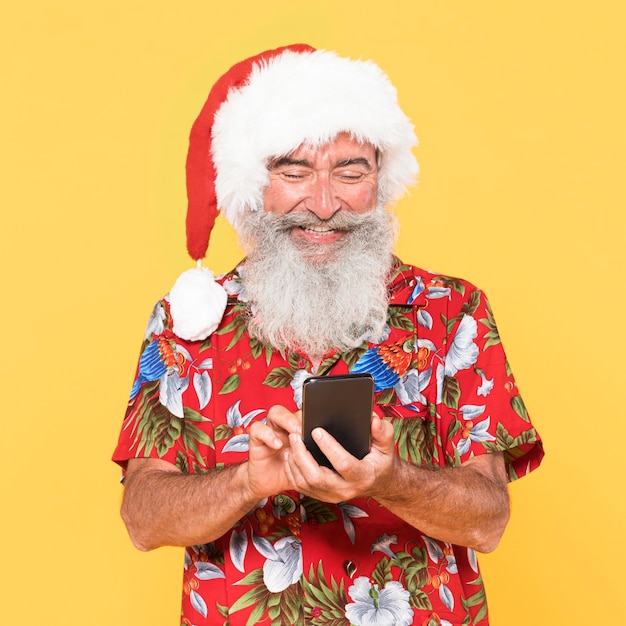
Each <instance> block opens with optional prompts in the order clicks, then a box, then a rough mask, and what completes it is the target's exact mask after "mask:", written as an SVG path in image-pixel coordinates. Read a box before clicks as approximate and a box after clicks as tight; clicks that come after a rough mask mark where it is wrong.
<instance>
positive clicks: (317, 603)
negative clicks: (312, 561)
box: [302, 561, 350, 626]
mask: <svg viewBox="0 0 626 626" xmlns="http://www.w3.org/2000/svg"><path fill="white" fill-rule="evenodd" d="M302 589H303V591H304V615H305V618H306V623H307V624H310V625H311V626H331V625H332V626H348V625H349V623H350V622H349V621H348V620H347V619H346V615H345V606H346V604H347V602H348V596H347V595H346V590H345V588H344V584H343V581H341V583H340V584H337V582H336V581H335V579H334V578H332V577H331V579H330V585H329V584H328V583H327V581H326V577H325V575H324V567H323V565H322V562H321V561H320V562H319V564H318V566H317V572H316V571H315V570H314V569H313V565H311V567H310V569H309V574H308V576H305V577H303V578H302Z"/></svg>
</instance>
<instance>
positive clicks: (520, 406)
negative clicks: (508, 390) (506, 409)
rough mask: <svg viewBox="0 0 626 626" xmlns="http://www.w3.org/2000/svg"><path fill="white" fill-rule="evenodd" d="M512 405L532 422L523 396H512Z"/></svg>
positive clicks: (520, 414) (519, 413) (523, 417)
mask: <svg viewBox="0 0 626 626" xmlns="http://www.w3.org/2000/svg"><path fill="white" fill-rule="evenodd" d="M511 406H512V407H513V410H514V411H515V412H516V413H517V414H518V415H519V416H520V417H521V418H522V419H523V420H524V421H525V422H529V423H530V419H529V417H528V412H527V411H526V405H525V404H524V401H523V400H522V396H513V397H512V398H511Z"/></svg>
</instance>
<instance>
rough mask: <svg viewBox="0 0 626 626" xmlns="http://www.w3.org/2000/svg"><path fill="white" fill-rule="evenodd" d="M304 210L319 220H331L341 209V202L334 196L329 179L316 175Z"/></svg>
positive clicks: (322, 175)
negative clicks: (313, 214)
mask: <svg viewBox="0 0 626 626" xmlns="http://www.w3.org/2000/svg"><path fill="white" fill-rule="evenodd" d="M306 208H307V209H308V210H309V211H311V212H312V213H315V215H317V217H319V218H320V219H321V220H327V219H329V218H331V217H332V216H333V215H334V214H335V213H336V212H337V211H339V209H340V208H341V201H340V200H339V198H338V197H337V195H336V190H335V189H334V185H333V182H332V180H331V177H330V176H329V175H328V174H318V175H317V176H316V177H315V179H314V181H313V182H312V189H311V194H310V196H309V198H308V200H307V203H306Z"/></svg>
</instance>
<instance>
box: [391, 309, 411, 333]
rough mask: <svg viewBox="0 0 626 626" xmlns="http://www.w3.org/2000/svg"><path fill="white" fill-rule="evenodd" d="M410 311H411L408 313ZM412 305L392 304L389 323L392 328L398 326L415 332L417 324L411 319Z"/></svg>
mask: <svg viewBox="0 0 626 626" xmlns="http://www.w3.org/2000/svg"><path fill="white" fill-rule="evenodd" d="M407 311H409V313H407ZM411 312H412V307H406V306H403V307H399V306H390V307H389V314H388V316H387V323H388V324H389V326H390V327H391V328H398V329H400V330H405V331H407V332H413V330H414V329H415V324H414V323H413V320H412V319H411Z"/></svg>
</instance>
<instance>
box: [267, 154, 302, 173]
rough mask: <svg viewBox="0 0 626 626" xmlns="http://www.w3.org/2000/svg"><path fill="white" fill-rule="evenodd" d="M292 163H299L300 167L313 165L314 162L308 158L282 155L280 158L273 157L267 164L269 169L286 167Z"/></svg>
mask: <svg viewBox="0 0 626 626" xmlns="http://www.w3.org/2000/svg"><path fill="white" fill-rule="evenodd" d="M290 165H297V166H300V167H313V164H312V163H311V162H310V161H307V160H306V159H294V158H293V157H290V156H284V157H280V158H278V159H273V160H272V161H270V162H269V163H268V165H267V169H268V170H275V169H278V168H279V167H285V166H290Z"/></svg>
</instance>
